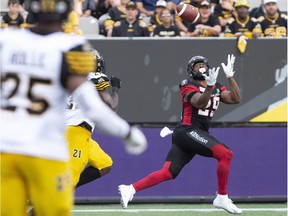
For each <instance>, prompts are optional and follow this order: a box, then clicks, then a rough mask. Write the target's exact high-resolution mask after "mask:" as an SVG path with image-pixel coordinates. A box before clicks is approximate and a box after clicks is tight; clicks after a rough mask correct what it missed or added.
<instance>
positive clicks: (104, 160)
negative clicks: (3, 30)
mask: <svg viewBox="0 0 288 216" xmlns="http://www.w3.org/2000/svg"><path fill="white" fill-rule="evenodd" d="M92 53H93V56H94V58H95V60H96V62H97V64H98V65H97V70H96V72H93V73H89V75H88V80H90V81H91V82H92V83H93V84H94V85H95V87H96V89H97V90H98V92H99V95H100V97H101V99H102V100H103V101H104V102H105V103H106V104H107V105H108V106H109V107H110V108H111V109H112V110H114V111H116V110H117V108H118V104H119V103H118V102H119V89H120V88H121V79H120V78H118V77H116V76H112V77H111V79H110V80H109V78H108V77H107V76H106V74H105V72H106V64H105V60H104V58H103V57H102V56H101V55H100V53H99V52H98V51H97V50H95V49H92ZM110 82H111V85H112V92H111V93H110V92H109V88H110ZM96 89H95V90H96ZM68 105H69V106H68V109H67V111H66V125H67V132H66V138H67V140H68V144H69V148H70V157H71V162H72V165H71V166H72V177H73V186H74V187H76V188H77V187H80V186H82V185H84V184H87V183H89V182H91V181H94V180H95V179H98V178H100V177H102V176H103V175H106V174H107V173H109V172H110V170H111V168H112V163H113V162H112V159H111V157H110V156H109V155H108V154H107V153H105V152H104V151H103V149H101V147H100V146H99V144H98V143H97V142H96V141H94V140H93V139H92V133H93V129H94V123H93V122H91V120H89V119H87V118H86V117H85V115H84V114H83V113H82V112H81V110H79V108H77V105H76V102H74V101H73V98H72V97H69V101H68ZM95 112H97V110H95ZM86 165H88V166H87V167H86ZM85 167H86V168H85ZM84 168H85V170H84ZM83 170H84V171H83ZM82 171H83V172H82Z"/></svg>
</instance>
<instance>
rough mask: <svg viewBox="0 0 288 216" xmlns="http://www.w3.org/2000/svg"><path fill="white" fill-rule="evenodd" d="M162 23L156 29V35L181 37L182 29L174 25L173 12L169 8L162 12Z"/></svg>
mask: <svg viewBox="0 0 288 216" xmlns="http://www.w3.org/2000/svg"><path fill="white" fill-rule="evenodd" d="M160 19H161V21H162V24H161V25H159V26H157V27H156V28H155V29H154V32H153V36H154V37H180V30H179V29H178V28H177V27H176V26H175V25H174V23H173V18H172V14H171V13H170V10H169V9H168V8H166V9H163V10H162V12H161V13H160Z"/></svg>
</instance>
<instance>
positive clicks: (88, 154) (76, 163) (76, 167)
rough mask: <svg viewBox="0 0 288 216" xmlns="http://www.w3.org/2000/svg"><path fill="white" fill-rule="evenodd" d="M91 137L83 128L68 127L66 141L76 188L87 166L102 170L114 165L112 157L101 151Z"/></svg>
mask: <svg viewBox="0 0 288 216" xmlns="http://www.w3.org/2000/svg"><path fill="white" fill-rule="evenodd" d="M91 135H92V134H91V133H90V132H89V131H87V130H86V129H84V128H82V127H81V126H68V127H67V131H66V139H67V141H68V144H69V149H70V156H71V166H72V178H73V185H74V187H75V186H76V185H77V183H78V181H79V178H80V175H81V172H82V171H83V170H84V168H85V167H86V165H90V166H93V167H95V168H97V169H99V170H101V169H103V168H106V167H110V166H112V164H113V161H112V159H111V157H110V156H109V155H108V154H106V153H105V152H104V151H103V149H101V147H100V146H99V144H98V143H97V142H96V141H94V140H93V139H92V137H91Z"/></svg>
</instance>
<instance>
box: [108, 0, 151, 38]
mask: <svg viewBox="0 0 288 216" xmlns="http://www.w3.org/2000/svg"><path fill="white" fill-rule="evenodd" d="M138 14H139V11H138V10H137V6H136V3H135V2H133V1H130V2H129V3H128V4H127V5H126V19H125V20H122V21H118V22H116V23H115V24H114V27H113V30H112V36H113V37H147V36H149V35H150V34H149V30H148V28H147V25H146V23H145V22H144V21H143V20H142V19H139V18H138Z"/></svg>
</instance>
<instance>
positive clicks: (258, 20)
mask: <svg viewBox="0 0 288 216" xmlns="http://www.w3.org/2000/svg"><path fill="white" fill-rule="evenodd" d="M264 19H265V17H264V16H260V17H258V19H257V22H262V21H263V20H264Z"/></svg>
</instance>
